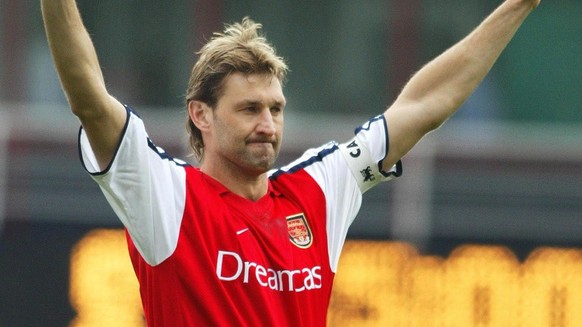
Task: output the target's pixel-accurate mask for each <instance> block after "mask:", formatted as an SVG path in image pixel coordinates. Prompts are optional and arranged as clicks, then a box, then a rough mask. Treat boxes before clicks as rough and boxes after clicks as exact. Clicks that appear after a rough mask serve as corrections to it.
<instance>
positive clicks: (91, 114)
mask: <svg viewBox="0 0 582 327" xmlns="http://www.w3.org/2000/svg"><path fill="white" fill-rule="evenodd" d="M41 6H42V15H43V20H44V24H45V30H46V34H47V39H48V43H49V47H50V49H51V53H52V55H53V59H54V62H55V67H56V70H57V73H58V75H59V78H60V80H61V85H62V87H63V90H64V91H65V94H66V96H67V99H68V101H69V105H70V106H71V110H72V111H73V113H74V114H75V115H76V116H77V117H79V119H80V121H81V124H82V125H83V128H84V129H85V131H86V133H87V136H88V138H89V142H90V143H91V147H92V148H93V151H94V152H95V155H96V156H97V160H98V162H99V165H100V167H101V168H105V167H107V165H108V164H109V162H110V161H111V158H112V157H113V154H114V151H115V149H116V147H117V144H118V142H119V138H120V136H121V132H122V130H123V126H124V124H125V119H126V111H125V109H124V108H123V106H122V105H121V103H119V102H118V101H117V100H116V99H114V98H113V97H112V96H110V95H109V93H108V92H107V90H106V88H105V82H104V79H103V75H102V73H101V68H100V66H99V61H98V59H97V54H96V52H95V48H94V47H93V43H92V42H91V39H90V37H89V34H88V33H87V30H86V29H85V26H84V25H83V22H82V20H81V16H80V14H79V11H78V9H77V5H76V2H75V0H41Z"/></svg>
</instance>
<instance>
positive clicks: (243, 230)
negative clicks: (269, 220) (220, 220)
mask: <svg viewBox="0 0 582 327" xmlns="http://www.w3.org/2000/svg"><path fill="white" fill-rule="evenodd" d="M248 230H249V229H248V228H245V229H241V230H239V231H238V232H236V235H240V234H242V233H244V232H246V231H248Z"/></svg>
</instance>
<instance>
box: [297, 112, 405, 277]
mask: <svg viewBox="0 0 582 327" xmlns="http://www.w3.org/2000/svg"><path fill="white" fill-rule="evenodd" d="M315 153H317V157H318V158H321V160H318V161H317V163H316V164H312V165H309V166H307V167H306V168H305V170H306V171H307V172H308V173H309V174H310V175H311V176H312V177H313V178H314V179H315V181H316V182H317V183H318V184H319V186H320V187H321V189H322V191H323V193H324V195H325V198H326V212H327V218H326V219H327V220H326V226H327V238H328V251H329V257H330V266H331V269H332V271H336V269H337V264H338V261H339V256H340V253H341V250H342V248H343V244H344V242H345V239H346V236H347V233H348V228H349V226H350V225H351V224H352V222H353V221H354V219H355V217H356V215H357V213H358V211H359V210H360V207H361V204H362V194H363V193H364V192H366V191H367V190H369V189H370V188H372V187H373V186H375V185H377V184H379V183H381V182H384V181H388V180H391V179H393V178H395V177H398V176H400V175H401V174H402V165H401V162H398V163H397V164H395V165H394V166H393V167H392V168H391V169H390V171H387V172H385V171H381V168H380V167H381V166H382V160H383V159H384V158H385V157H386V155H387V154H388V130H387V125H386V121H385V119H384V116H383V115H381V116H378V117H375V118H373V119H371V120H370V121H368V122H366V123H365V124H364V125H362V126H361V127H359V128H357V129H356V131H355V137H354V138H353V139H351V140H350V141H348V142H346V143H342V144H337V143H335V142H331V143H329V144H327V145H325V146H323V147H321V148H319V149H315V150H310V151H308V152H307V153H306V155H307V156H313V155H314V154H315ZM304 157H305V155H304Z"/></svg>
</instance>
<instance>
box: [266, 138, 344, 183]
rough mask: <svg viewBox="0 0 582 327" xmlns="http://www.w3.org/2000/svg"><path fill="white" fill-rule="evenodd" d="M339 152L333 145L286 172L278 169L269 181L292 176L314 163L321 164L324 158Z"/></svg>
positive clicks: (335, 145)
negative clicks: (287, 175) (288, 175)
mask: <svg viewBox="0 0 582 327" xmlns="http://www.w3.org/2000/svg"><path fill="white" fill-rule="evenodd" d="M337 150H339V147H338V146H337V144H334V145H333V146H332V147H329V148H326V149H323V150H321V151H319V152H318V153H317V154H316V155H314V156H313V157H311V158H309V159H307V160H304V161H301V162H299V163H298V164H296V165H295V166H293V167H291V168H289V169H288V170H282V169H278V170H277V171H276V172H274V173H273V174H272V175H271V177H270V178H271V180H275V179H277V178H278V177H279V176H281V175H283V174H292V173H294V172H297V171H298V170H301V169H304V168H306V167H308V166H311V165H312V164H314V163H316V162H321V161H323V158H325V157H326V156H328V155H330V154H332V153H334V152H335V151H337Z"/></svg>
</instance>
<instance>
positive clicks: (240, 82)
mask: <svg viewBox="0 0 582 327" xmlns="http://www.w3.org/2000/svg"><path fill="white" fill-rule="evenodd" d="M245 98H248V99H252V100H254V101H262V102H280V103H285V96H284V95H283V88H282V86H281V82H280V81H279V79H278V78H276V77H275V76H274V75H272V74H243V73H240V72H235V73H232V74H230V75H229V76H227V77H226V78H225V79H224V83H223V92H222V96H221V97H220V99H219V102H221V101H223V100H224V101H233V102H236V101H239V100H241V99H245Z"/></svg>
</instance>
